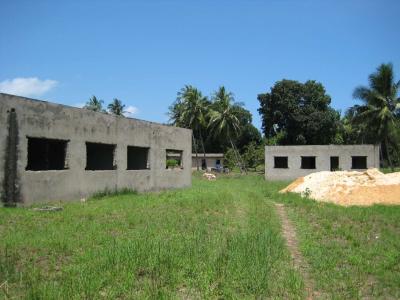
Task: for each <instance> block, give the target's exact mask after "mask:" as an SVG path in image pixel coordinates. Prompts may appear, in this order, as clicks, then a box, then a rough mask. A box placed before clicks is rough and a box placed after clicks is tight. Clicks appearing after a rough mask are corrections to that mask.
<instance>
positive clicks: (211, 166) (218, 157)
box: [192, 153, 224, 171]
mask: <svg viewBox="0 0 400 300" xmlns="http://www.w3.org/2000/svg"><path fill="white" fill-rule="evenodd" d="M197 163H198V164H199V169H201V170H206V171H213V170H220V169H221V168H223V167H224V154H223V153H206V154H204V153H197V157H196V153H192V169H193V170H197Z"/></svg>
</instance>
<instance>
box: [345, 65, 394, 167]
mask: <svg viewBox="0 0 400 300" xmlns="http://www.w3.org/2000/svg"><path fill="white" fill-rule="evenodd" d="M399 89H400V81H398V82H397V83H395V82H394V72H393V65H392V64H390V63H389V64H381V65H380V66H379V67H378V68H377V70H376V71H375V72H374V73H372V74H371V75H370V76H369V87H365V86H359V87H357V88H356V89H355V90H354V93H353V97H354V98H355V99H360V100H361V101H362V102H363V103H364V105H361V106H359V108H358V111H359V113H358V114H357V115H356V117H355V118H354V120H355V122H357V123H363V124H365V125H366V128H368V130H370V131H372V132H374V134H375V136H376V141H377V142H380V143H381V145H383V146H384V148H385V152H386V158H387V159H388V161H389V165H390V167H391V168H393V165H392V160H391V157H390V154H389V150H388V147H389V144H390V143H391V142H392V141H393V136H394V132H395V130H396V129H397V128H396V127H397V126H396V125H397V122H396V120H398V118H399V113H400V98H399V97H398V92H399ZM397 130H398V129H397ZM395 146H396V145H395Z"/></svg>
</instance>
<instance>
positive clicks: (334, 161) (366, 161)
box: [265, 145, 379, 180]
mask: <svg viewBox="0 0 400 300" xmlns="http://www.w3.org/2000/svg"><path fill="white" fill-rule="evenodd" d="M369 168H379V146H378V145H313V146H266V147H265V178H266V179H268V180H292V179H295V178H298V177H302V176H306V175H308V174H310V173H314V172H319V171H336V170H343V171H348V170H354V171H362V170H365V169H369Z"/></svg>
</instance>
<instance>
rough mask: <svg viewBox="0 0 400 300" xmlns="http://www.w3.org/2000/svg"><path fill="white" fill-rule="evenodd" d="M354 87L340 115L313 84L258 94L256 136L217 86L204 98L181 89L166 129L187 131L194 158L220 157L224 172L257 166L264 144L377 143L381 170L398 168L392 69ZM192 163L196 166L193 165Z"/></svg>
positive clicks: (399, 111) (398, 116)
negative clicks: (218, 154) (196, 155)
mask: <svg viewBox="0 0 400 300" xmlns="http://www.w3.org/2000/svg"><path fill="white" fill-rule="evenodd" d="M368 79H369V80H368V81H369V84H368V86H359V87H356V88H355V90H354V93H353V98H354V99H356V100H358V101H360V102H361V104H357V105H354V106H351V107H350V108H349V109H348V110H346V112H345V113H344V114H343V115H341V113H340V111H338V110H335V109H334V108H332V107H331V97H330V96H329V95H328V94H327V93H326V90H325V88H324V86H323V85H322V84H321V83H320V82H317V81H315V80H308V81H306V82H305V83H301V82H298V81H295V80H287V79H283V80H281V81H278V82H276V83H275V84H274V86H273V87H271V89H270V90H269V91H268V92H266V93H261V94H259V95H258V97H257V99H258V101H259V103H260V108H259V109H258V112H259V114H260V116H261V119H262V132H263V134H264V136H263V137H261V134H260V132H259V131H258V130H257V128H255V127H254V126H253V125H252V114H251V113H250V112H249V111H248V110H247V109H245V108H244V105H243V103H241V102H237V101H236V100H235V98H234V95H233V94H232V93H231V92H229V91H227V90H226V89H225V87H223V86H221V87H220V88H219V89H218V90H217V91H215V92H214V93H212V94H211V96H210V97H207V96H204V95H203V94H202V93H201V91H199V90H198V89H197V88H195V87H193V86H191V85H186V86H184V87H183V88H182V89H181V90H180V91H179V92H178V94H177V98H176V100H175V101H174V102H173V104H172V105H171V106H170V107H169V116H170V122H171V124H172V125H175V126H179V127H184V128H190V129H192V130H193V149H194V151H195V152H196V153H198V152H201V153H207V152H208V153H210V152H223V153H225V161H226V163H228V165H229V166H230V167H233V165H237V166H239V167H240V168H241V169H243V170H246V168H247V167H253V168H255V167H256V166H257V165H259V164H262V163H263V156H264V150H263V147H264V145H326V144H339V145H340V144H367V143H368V144H380V145H381V162H382V165H383V166H390V167H392V168H393V166H395V165H400V98H399V96H398V93H399V88H400V81H397V82H396V81H395V76H394V72H393V65H392V64H390V63H389V64H381V65H380V66H379V67H378V68H377V69H376V71H375V72H373V73H372V74H371V75H370V76H369V77H368ZM197 164H198V163H197Z"/></svg>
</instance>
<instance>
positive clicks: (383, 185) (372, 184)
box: [280, 169, 400, 206]
mask: <svg viewBox="0 0 400 300" xmlns="http://www.w3.org/2000/svg"><path fill="white" fill-rule="evenodd" d="M286 192H293V193H299V194H301V196H302V197H308V198H312V199H315V200H317V201H321V202H332V203H335V204H339V205H343V206H350V205H362V206H368V205H373V204H397V205H400V172H395V173H389V174H383V173H382V172H380V171H379V170H378V169H368V170H367V171H365V172H358V171H336V172H329V171H322V172H316V173H312V174H309V175H307V176H304V177H300V178H298V179H296V180H295V181H294V182H292V183H291V184H290V185H288V186H287V187H286V188H284V189H283V190H281V191H280V193H286Z"/></svg>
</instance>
